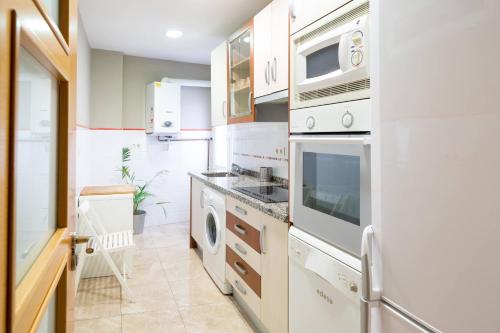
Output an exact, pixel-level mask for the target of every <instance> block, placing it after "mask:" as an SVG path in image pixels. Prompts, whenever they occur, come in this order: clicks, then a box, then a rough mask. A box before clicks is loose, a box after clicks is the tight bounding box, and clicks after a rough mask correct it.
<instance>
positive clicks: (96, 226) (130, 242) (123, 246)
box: [76, 201, 135, 300]
mask: <svg viewBox="0 0 500 333" xmlns="http://www.w3.org/2000/svg"><path fill="white" fill-rule="evenodd" d="M78 214H79V217H80V218H79V221H80V223H83V225H82V227H84V229H85V230H87V231H88V232H89V233H90V235H89V236H90V240H89V243H88V244H87V246H86V249H84V247H82V249H80V250H79V253H78V254H79V256H78V257H79V264H78V266H77V270H76V289H78V284H79V283H80V277H81V274H82V270H83V266H84V265H85V261H86V259H87V257H91V256H95V255H102V256H103V258H104V260H105V262H106V263H107V264H108V266H109V268H110V269H111V271H112V272H113V274H114V275H115V276H116V278H117V279H118V281H119V282H120V285H121V286H122V289H123V290H124V291H125V293H126V294H127V296H128V297H129V298H130V300H133V299H134V296H133V294H132V291H131V290H130V288H129V286H128V284H127V278H126V270H127V265H126V260H125V257H126V256H127V255H129V253H130V250H131V249H132V248H134V247H135V244H134V238H133V232H132V230H125V231H118V232H111V233H109V232H107V231H106V229H105V228H104V226H103V225H102V223H101V221H100V219H99V216H98V215H97V213H96V212H95V210H94V209H92V207H91V206H90V204H89V202H88V201H83V202H82V203H81V204H80V206H79V207H78ZM87 249H92V250H93V251H92V250H90V251H87ZM110 253H119V254H120V255H121V256H122V259H123V260H122V263H123V267H122V271H123V274H121V273H120V271H119V269H118V267H117V266H116V263H115V261H114V260H113V258H112V257H111V255H110Z"/></svg>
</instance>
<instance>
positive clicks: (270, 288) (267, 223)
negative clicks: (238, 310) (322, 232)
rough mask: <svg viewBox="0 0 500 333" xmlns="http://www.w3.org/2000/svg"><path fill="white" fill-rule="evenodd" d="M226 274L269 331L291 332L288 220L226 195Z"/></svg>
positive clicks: (234, 289)
mask: <svg viewBox="0 0 500 333" xmlns="http://www.w3.org/2000/svg"><path fill="white" fill-rule="evenodd" d="M226 209H227V213H226V246H227V249H229V250H228V251H226V256H227V260H226V278H227V280H228V281H229V283H231V285H232V286H233V287H234V288H233V292H235V293H237V294H238V296H239V297H238V298H239V299H241V300H242V301H243V302H245V303H246V305H247V307H248V308H250V309H251V310H252V311H253V314H254V315H255V317H256V318H257V319H258V320H259V321H260V324H262V325H263V326H264V327H265V328H266V329H267V331H269V332H288V242H287V239H288V238H287V237H288V224H287V223H284V222H282V221H278V220H276V219H274V218H273V217H272V216H270V215H267V214H264V213H262V212H260V211H259V210H257V209H255V208H253V207H250V206H248V205H246V204H243V203H242V202H240V201H238V200H237V199H234V198H232V197H227V198H226Z"/></svg>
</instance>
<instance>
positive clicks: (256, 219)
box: [226, 196, 263, 230]
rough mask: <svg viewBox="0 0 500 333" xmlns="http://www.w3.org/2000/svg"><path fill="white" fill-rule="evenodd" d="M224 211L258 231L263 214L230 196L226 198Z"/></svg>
mask: <svg viewBox="0 0 500 333" xmlns="http://www.w3.org/2000/svg"><path fill="white" fill-rule="evenodd" d="M226 209H227V211H228V212H230V213H231V214H233V215H234V216H236V217H238V218H239V219H241V220H243V221H245V222H246V223H248V224H250V225H251V226H252V227H254V228H255V229H257V230H259V229H260V226H261V224H262V222H261V219H262V214H263V213H262V212H260V211H259V210H257V209H255V208H253V207H250V206H248V205H246V204H244V203H242V202H241V201H239V200H236V199H235V198H232V197H230V196H226Z"/></svg>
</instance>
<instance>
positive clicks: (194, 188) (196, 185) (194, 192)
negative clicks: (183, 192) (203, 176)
mask: <svg viewBox="0 0 500 333" xmlns="http://www.w3.org/2000/svg"><path fill="white" fill-rule="evenodd" d="M204 189H205V185H204V184H203V183H202V182H200V181H199V180H196V179H195V178H192V177H191V237H193V238H194V240H195V241H196V243H198V247H199V248H201V247H202V246H203V208H204V205H205V194H204V192H203V191H204Z"/></svg>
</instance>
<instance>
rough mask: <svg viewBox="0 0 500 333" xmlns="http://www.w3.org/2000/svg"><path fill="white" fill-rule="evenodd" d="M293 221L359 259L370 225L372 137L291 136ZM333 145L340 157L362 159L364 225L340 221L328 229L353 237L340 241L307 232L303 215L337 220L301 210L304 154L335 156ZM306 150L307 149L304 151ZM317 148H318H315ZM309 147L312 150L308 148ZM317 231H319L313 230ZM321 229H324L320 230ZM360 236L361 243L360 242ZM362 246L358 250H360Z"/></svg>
mask: <svg viewBox="0 0 500 333" xmlns="http://www.w3.org/2000/svg"><path fill="white" fill-rule="evenodd" d="M289 141H290V175H291V179H290V183H289V186H290V220H291V222H292V223H294V225H295V226H296V227H298V228H300V229H302V230H304V231H306V232H310V233H311V234H313V235H314V236H316V237H318V238H320V239H322V240H324V241H326V242H328V243H331V244H334V245H335V246H337V247H339V248H341V249H342V250H344V251H347V252H349V253H351V254H353V255H355V256H356V257H359V256H360V250H361V245H360V244H361V235H362V232H363V229H364V227H365V226H366V225H369V224H370V223H371V218H370V217H371V194H370V192H371V172H370V169H371V166H370V159H371V154H370V150H371V149H370V144H371V137H370V136H369V135H349V136H339V135H336V136H334V135H292V136H290V139H289ZM332 144H333V145H335V146H337V147H338V152H339V153H343V154H345V153H347V154H350V155H357V156H360V157H361V166H360V167H361V170H360V173H361V175H360V176H361V179H360V180H361V184H360V186H361V198H360V199H361V203H360V205H361V206H360V209H361V211H360V218H361V221H362V222H361V225H360V226H357V225H350V224H349V223H346V222H345V221H342V220H339V221H338V222H339V223H335V226H332V225H328V229H329V230H330V231H331V230H335V232H336V233H339V234H343V238H344V235H350V236H352V237H351V238H350V239H349V237H347V236H346V237H347V238H345V239H342V240H341V241H339V240H338V239H337V240H336V239H335V237H333V238H332V239H330V237H328V236H325V235H323V234H321V235H318V234H317V233H315V232H314V231H311V230H308V228H307V227H305V226H304V223H303V222H302V221H305V219H304V217H302V218H301V215H302V216H303V215H305V213H304V212H306V213H307V221H321V220H323V221H324V220H325V219H326V220H328V221H329V222H328V223H331V221H335V220H336V219H337V218H335V217H329V216H325V214H324V213H321V212H318V211H315V210H313V209H310V208H308V207H304V206H302V192H301V188H302V186H301V184H302V152H303V151H316V152H326V153H328V152H332V153H334V152H335V150H337V148H332ZM304 146H305V147H306V149H304ZM313 146H316V148H312V147H313ZM308 147H309V148H308ZM312 229H318V228H314V227H313V228H312ZM319 229H321V228H319ZM358 235H359V240H358ZM358 244H359V246H357V245H358Z"/></svg>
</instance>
